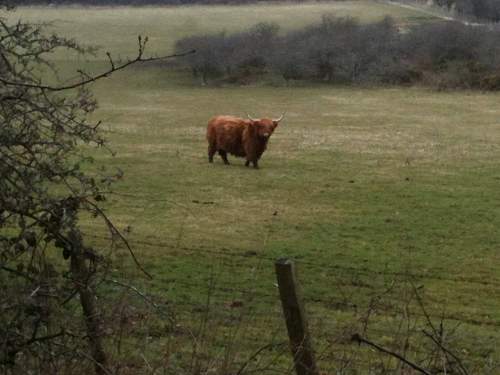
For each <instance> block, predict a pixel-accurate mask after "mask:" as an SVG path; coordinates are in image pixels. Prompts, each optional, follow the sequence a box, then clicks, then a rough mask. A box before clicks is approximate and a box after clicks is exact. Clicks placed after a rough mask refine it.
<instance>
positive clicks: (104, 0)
mask: <svg viewBox="0 0 500 375" xmlns="http://www.w3.org/2000/svg"><path fill="white" fill-rule="evenodd" d="M280 1H282V2H289V3H298V2H303V1H304V0H280ZM256 2H270V1H269V0H267V1H266V0H260V1H257V0H18V1H11V3H12V4H14V5H70V4H82V5H93V6H95V5H136V6H140V5H184V4H185V5H189V4H235V5H236V4H248V3H256Z"/></svg>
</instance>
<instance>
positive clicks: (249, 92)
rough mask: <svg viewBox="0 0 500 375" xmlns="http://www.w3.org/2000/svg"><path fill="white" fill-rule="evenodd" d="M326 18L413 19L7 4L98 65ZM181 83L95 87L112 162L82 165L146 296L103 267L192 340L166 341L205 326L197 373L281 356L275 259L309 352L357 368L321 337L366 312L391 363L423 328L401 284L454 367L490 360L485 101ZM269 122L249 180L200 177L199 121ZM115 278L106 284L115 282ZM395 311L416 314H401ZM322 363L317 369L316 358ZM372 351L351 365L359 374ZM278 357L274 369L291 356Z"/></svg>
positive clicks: (353, 9)
mask: <svg viewBox="0 0 500 375" xmlns="http://www.w3.org/2000/svg"><path fill="white" fill-rule="evenodd" d="M326 12H329V13H335V14H337V15H350V16H354V17H358V18H360V19H362V20H366V21H371V20H376V19H380V18H381V17H383V16H384V15H386V14H390V15H392V16H393V17H395V18H396V19H397V20H398V22H400V23H401V24H406V23H411V22H418V21H425V19H424V18H422V14H420V13H416V12H414V11H412V10H409V9H403V8H397V7H395V6H392V5H386V4H382V3H378V2H371V1H370V2H368V1H366V2H364V1H345V2H344V1H343V2H335V3H328V2H322V3H317V4H316V3H314V4H303V5H281V4H279V3H276V4H271V5H252V6H234V7H231V6H213V7H208V6H189V7H161V8H155V7H146V8H132V7H130V8H128V7H123V8H80V7H67V8H65V7H62V8H41V7H26V8H24V7H22V8H19V9H18V10H17V11H16V12H15V13H14V14H13V15H11V17H14V18H16V17H22V18H24V19H28V20H30V21H36V22H39V21H40V22H42V21H54V23H53V26H52V27H53V28H54V30H56V31H57V32H60V33H61V34H63V35H67V36H70V37H75V38H77V39H78V40H80V41H81V42H83V43H85V44H89V45H99V46H101V47H102V49H101V50H100V52H98V53H97V55H96V56H93V57H91V59H92V60H97V61H99V60H100V59H102V58H103V56H105V55H104V51H110V52H112V54H113V55H115V56H122V57H125V56H133V55H134V53H135V52H136V36H137V35H138V34H142V35H148V36H149V37H150V40H151V42H150V45H149V51H150V52H151V53H153V54H158V55H162V54H168V53H169V52H171V50H172V46H173V43H174V42H175V40H176V39H178V38H181V37H184V36H186V35H190V34H197V33H202V32H215V31H222V30H227V31H234V30H238V29H244V28H246V27H248V26H251V25H253V24H255V23H256V22H261V21H275V22H277V23H279V24H280V25H281V26H282V28H283V30H289V29H292V28H295V27H301V26H303V25H305V24H308V23H311V22H314V21H316V20H319V19H320V17H321V15H322V14H324V13H326ZM425 17H429V16H425ZM56 60H57V63H58V64H60V66H61V67H62V71H63V72H68V71H69V70H70V69H74V70H76V66H77V65H78V64H75V61H76V62H78V63H81V64H83V65H85V62H84V61H83V60H81V58H77V57H75V56H64V55H62V54H59V55H57V56H56ZM92 66H94V65H92ZM96 66H97V67H99V66H100V63H99V62H98V64H97V65H96ZM73 73H74V72H73ZM196 83H197V82H195V81H194V80H193V79H192V78H191V77H190V76H189V75H187V74H185V73H183V72H175V71H172V70H169V69H168V68H164V67H161V66H157V65H147V64H143V65H140V66H136V67H134V68H132V69H128V70H126V71H122V72H118V73H117V74H115V75H113V76H112V77H111V78H109V79H106V80H102V81H99V82H98V83H96V84H95V85H94V86H93V91H94V92H95V94H96V97H97V99H98V101H99V109H98V110H97V111H96V113H95V114H94V116H93V117H94V118H95V120H102V121H103V130H104V132H105V133H106V134H107V136H108V139H109V140H110V147H111V148H112V149H113V150H114V151H116V156H112V155H111V154H109V153H108V152H106V151H104V150H98V151H95V150H92V152H93V153H94V156H95V158H96V160H97V163H98V164H104V165H106V166H108V167H111V168H114V167H116V168H120V169H121V170H123V172H124V175H123V177H122V178H120V179H119V181H117V183H116V184H115V193H114V194H112V195H110V196H109V200H108V202H107V203H106V208H107V212H108V213H109V215H110V217H111V218H112V219H113V220H114V221H115V223H116V225H117V226H118V227H119V228H121V229H122V230H125V233H127V237H128V239H129V240H130V243H131V244H132V245H133V248H134V251H135V253H136V255H137V257H138V258H139V259H140V261H141V263H142V264H143V265H144V267H145V268H146V269H147V270H148V271H149V272H150V273H151V274H152V275H153V276H154V278H153V280H151V281H149V280H146V279H145V278H144V277H143V276H142V275H141V273H140V272H139V271H137V270H136V269H135V268H134V266H133V264H132V262H131V261H130V260H129V258H128V257H127V256H126V254H127V251H126V250H125V249H118V250H117V254H118V256H116V262H117V264H118V265H120V264H122V265H123V266H125V269H127V270H128V271H127V272H128V275H129V276H127V278H129V280H128V281H129V282H131V283H132V284H134V285H136V286H138V287H139V288H140V289H141V290H143V291H145V292H146V293H149V294H151V295H156V296H161V298H163V299H164V300H166V301H168V302H169V304H170V305H171V306H173V308H175V309H176V311H177V314H178V315H176V319H177V322H178V325H179V327H189V329H188V328H186V331H183V330H182V329H181V328H179V332H181V333H179V335H178V336H179V337H183V335H182V333H185V334H186V335H185V336H188V335H187V333H186V332H187V330H193V331H196V332H198V331H197V329H198V328H199V329H200V331H201V326H198V321H199V318H200V316H204V317H207V316H209V317H210V318H211V319H213V320H211V323H209V324H210V325H211V326H210V327H211V328H210V331H211V333H212V335H213V336H216V339H215V341H216V343H215V344H214V346H212V349H210V350H213V352H211V353H212V354H211V355H212V358H223V359H224V358H226V357H225V356H232V357H234V358H237V357H238V356H241V357H238V358H239V359H240V360H241V359H242V358H243V359H244V358H247V357H248V356H249V355H250V354H251V353H252V352H254V351H255V348H258V347H259V345H261V344H265V343H266V340H270V339H273V340H274V339H276V340H278V341H279V340H282V339H283V338H284V337H285V334H284V333H283V332H284V329H285V327H284V323H283V321H282V319H281V317H280V310H279V309H280V305H279V302H278V297H277V289H276V286H275V277H274V266H273V259H277V258H279V257H283V256H286V257H291V258H294V259H295V260H296V261H297V267H298V271H299V278H300V281H301V283H302V286H303V289H304V297H305V300H306V302H307V310H308V311H309V313H310V315H311V327H312V332H313V335H314V336H315V338H316V340H317V345H318V347H320V348H330V347H336V348H342V350H339V351H346V352H349V353H351V354H352V353H353V352H355V349H356V348H354V349H351V348H350V347H349V343H348V342H340V343H339V342H337V341H335V340H336V338H338V337H340V336H341V335H344V334H346V332H348V333H349V332H351V333H353V332H354V331H355V330H356V329H358V328H359V327H360V326H362V325H363V322H364V321H365V320H367V319H368V318H366V316H365V315H364V314H365V312H366V311H367V309H368V308H369V307H370V306H372V304H373V301H374V300H377V301H379V302H380V303H379V305H377V312H376V313H374V316H373V317H372V318H370V319H371V325H370V327H373V329H374V330H373V331H369V330H368V332H373V333H372V334H371V336H369V337H371V338H372V339H373V340H374V341H376V342H382V343H386V344H387V345H394V346H396V347H397V346H398V345H399V341H397V340H393V339H392V337H393V334H394V332H399V331H398V330H400V329H401V324H404V322H409V321H411V322H417V321H419V322H420V323H422V319H423V318H422V311H421V310H420V309H419V308H418V306H417V305H416V302H415V298H414V297H412V296H413V293H412V290H413V289H412V288H413V287H416V288H418V290H419V291H420V293H422V296H423V297H422V298H423V299H424V301H425V305H426V309H427V311H428V313H429V314H430V315H431V316H432V317H433V318H435V319H437V320H439V319H440V318H442V317H445V318H446V321H445V327H446V328H449V329H453V332H454V334H453V335H451V336H450V337H451V339H450V340H452V341H453V342H454V343H456V344H457V348H458V349H459V350H460V355H461V356H462V357H463V358H465V360H470V361H471V362H474V363H481V364H482V365H484V366H486V363H487V362H488V361H489V362H488V363H490V364H492V363H496V361H498V359H499V356H500V349H499V348H498V342H500V333H499V332H500V331H499V329H498V328H499V326H500V299H499V298H498V297H499V296H500V270H499V269H498V265H499V264H500V255H499V252H498V244H499V243H500V232H499V230H498V228H499V227H500V189H499V184H500V163H499V160H500V126H499V125H500V107H499V105H498V103H499V99H500V95H499V94H496V93H481V92H467V91H456V92H436V91H430V90H427V89H422V88H393V87H380V88H363V87H338V86H327V85H319V84H316V85H311V86H303V85H301V86H297V87H284V86H283V87H282V86H277V87H273V86H270V85H262V86H247V87H238V86H233V87H222V88H212V87H200V86H197V85H196ZM284 110H286V111H287V112H286V117H285V119H284V120H283V122H282V123H281V124H280V125H279V127H278V128H277V130H276V132H275V134H274V135H273V137H272V138H271V140H270V144H269V147H268V150H267V151H266V153H265V154H264V155H263V158H262V159H261V162H260V165H261V169H260V170H253V169H248V168H245V167H244V165H243V164H244V161H243V160H241V159H236V158H234V157H230V162H231V163H232V165H230V166H225V165H223V164H222V162H221V161H220V159H219V158H218V157H217V158H216V161H215V162H214V164H208V162H207V156H206V149H207V145H206V140H205V127H206V123H207V121H208V119H209V118H210V117H211V116H213V115H216V114H234V115H239V116H245V114H246V113H250V114H251V115H252V116H254V117H259V116H262V117H264V116H269V117H271V116H272V117H277V116H279V115H280V113H281V112H282V111H284ZM83 225H84V227H85V228H86V230H87V231H88V232H89V233H90V234H91V235H92V236H93V237H92V238H93V240H94V241H96V243H97V244H100V243H101V242H102V243H104V242H103V238H104V236H105V230H104V229H103V228H102V224H101V223H98V222H94V221H92V220H91V219H90V218H89V219H84V222H83ZM118 268H119V267H117V270H115V271H113V272H114V276H115V277H116V278H119V277H121V276H122V275H123V274H122V271H120V270H118ZM130 274H132V275H133V276H132V278H131V276H130ZM408 274H412V275H416V276H415V277H409V276H408ZM410 281H411V282H410ZM211 288H212V289H211ZM209 290H212V293H213V294H211V295H210V298H208V299H207V291H209ZM377 296H380V298H378V299H377V298H374V297H377ZM410 304H411V305H412V306H413V310H412V313H408V311H407V309H405V306H407V305H410ZM207 306H209V307H210V308H209V309H208V310H209V311H208V310H207ZM363 318H366V319H363ZM424 320H425V319H424ZM242 322H243V323H242ZM415 326H416V327H417V326H418V325H417V324H416V325H415ZM242 327H244V328H242ZM144 329H146V328H144ZM148 329H151V328H148ZM353 330H354V331H353ZM167 331H168V330H167V328H165V327H164V326H163V324H162V323H161V322H159V323H158V324H157V327H156V331H155V332H149V331H148V332H149V333H148V337H152V339H151V340H153V341H149V342H148V343H146V342H145V343H144V344H143V347H141V348H142V350H144V353H147V355H149V356H150V357H148V358H150V360H153V359H154V358H158V357H155V356H156V355H157V356H162V355H166V354H165V353H166V352H168V350H167V347H168V345H171V343H170V341H168V340H163V338H162V336H163V335H167V334H169V332H170V331H168V332H167ZM415 331H418V327H417V328H415ZM216 333H217V335H216ZM176 337H177V336H176ZM342 337H343V336H342ZM346 337H347V336H346ZM175 340H181V338H176V339H175ZM206 340H208V339H206ZM167 341H168V342H167ZM152 342H155V343H157V344H154V345H153V344H152ZM200 342H202V343H203V342H204V341H203V340H201V341H200ZM227 342H230V343H231V345H229V346H228V345H227ZM236 342H239V343H240V344H239V346H238V345H236ZM332 342H334V344H332ZM418 342H420V344H418V345H416V346H415V347H413V350H414V351H411V350H410V351H409V356H410V357H411V358H413V359H415V360H417V359H420V360H423V359H422V357H419V355H420V354H419V353H420V352H421V351H422V348H423V347H424V346H425V345H427V344H428V343H427V344H426V342H425V340H423V339H422V341H418ZM158 343H159V344H158ZM228 347H229V349H228ZM146 349H147V350H146ZM228 351H229V352H230V353H229V354H228ZM327 351H328V353H329V354H332V353H330V350H327V349H325V352H321V353H326V352H327ZM339 351H336V350H333V354H332V355H331V356H327V355H325V356H322V355H319V357H320V358H321V360H320V367H322V368H324V369H327V368H337V369H338V367H339V366H340V365H339V363H341V361H342V360H345V358H346V357H342V358H339V357H340V356H341V355H340V354H339ZM235 352H241V353H242V354H238V355H237V354H235ZM370 355H373V353H371V352H366V353H365V354H363V356H362V357H361V358H360V359H359V360H360V363H361V365H360V366H362V365H363V363H366V360H367V358H370ZM151 358H153V359H151ZM221 361H222V359H221ZM283 361H284V366H287V365H289V362H290V361H289V359H288V358H287V359H284V360H283ZM354 367H355V366H354ZM484 371H485V372H484V373H488V372H487V371H486V370H485V369H484ZM346 373H348V372H346ZM352 373H354V372H352ZM360 373H363V372H360ZM490 373H495V370H491V372H490Z"/></svg>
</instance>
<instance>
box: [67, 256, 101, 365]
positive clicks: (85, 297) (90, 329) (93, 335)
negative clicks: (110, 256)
mask: <svg viewBox="0 0 500 375" xmlns="http://www.w3.org/2000/svg"><path fill="white" fill-rule="evenodd" d="M71 273H72V275H73V282H74V283H75V287H76V290H78V294H79V295H80V304H81V306H82V310H83V315H84V316H85V324H86V326H87V335H88V339H89V347H90V353H91V355H92V359H93V360H94V367H95V373H96V374H97V375H104V374H107V373H108V371H107V370H106V363H107V359H106V353H105V351H104V348H103V345H102V327H101V319H100V316H99V313H98V311H97V307H96V303H95V301H96V294H95V290H94V288H93V286H92V284H91V283H90V279H91V277H92V274H91V272H90V270H89V266H88V265H87V263H86V262H85V257H84V255H83V253H82V252H81V250H74V251H73V254H72V255H71Z"/></svg>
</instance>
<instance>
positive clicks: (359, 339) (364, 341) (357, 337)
mask: <svg viewBox="0 0 500 375" xmlns="http://www.w3.org/2000/svg"><path fill="white" fill-rule="evenodd" d="M351 340H352V341H355V342H357V343H358V344H366V345H368V346H371V347H372V348H375V349H377V350H378V351H379V352H382V353H385V354H388V355H390V356H392V357H394V358H397V359H398V360H400V361H401V362H403V363H405V364H407V365H408V366H410V367H411V368H412V369H414V370H416V371H418V372H420V373H421V374H425V375H432V374H431V373H430V372H428V371H427V370H425V369H423V368H422V367H420V366H418V365H416V364H415V363H413V362H410V361H409V360H407V359H406V358H405V357H403V356H402V355H400V354H398V353H395V352H393V351H390V350H389V349H385V348H383V347H381V346H380V345H377V344H375V343H374V342H372V341H370V340H367V339H365V338H363V337H361V336H360V335H359V334H357V333H355V334H354V335H352V337H351Z"/></svg>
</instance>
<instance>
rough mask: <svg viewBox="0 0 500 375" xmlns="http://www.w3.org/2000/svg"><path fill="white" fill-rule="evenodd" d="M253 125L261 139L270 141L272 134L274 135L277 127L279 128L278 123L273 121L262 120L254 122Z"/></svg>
mask: <svg viewBox="0 0 500 375" xmlns="http://www.w3.org/2000/svg"><path fill="white" fill-rule="evenodd" d="M252 125H253V126H255V128H256V130H257V136H258V137H259V138H260V139H263V140H268V139H269V137H270V136H271V134H273V132H274V129H276V126H278V122H277V121H273V120H271V119H267V118H263V119H260V120H255V121H253V122H252Z"/></svg>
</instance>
